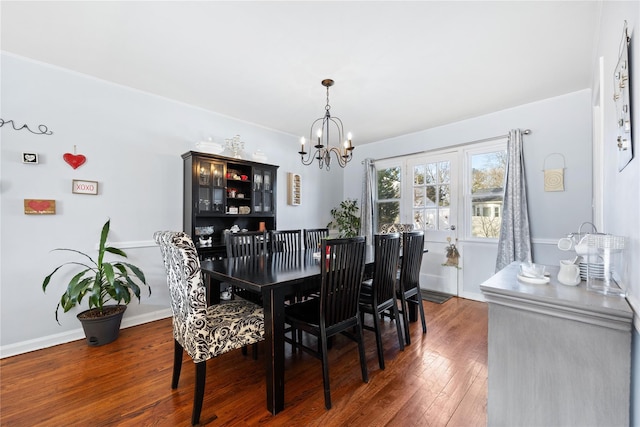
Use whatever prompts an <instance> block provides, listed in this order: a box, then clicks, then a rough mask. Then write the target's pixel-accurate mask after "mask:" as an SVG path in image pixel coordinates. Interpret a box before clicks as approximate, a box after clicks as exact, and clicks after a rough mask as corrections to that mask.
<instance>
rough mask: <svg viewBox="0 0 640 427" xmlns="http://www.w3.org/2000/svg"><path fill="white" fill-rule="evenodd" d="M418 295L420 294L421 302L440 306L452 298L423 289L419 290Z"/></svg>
mask: <svg viewBox="0 0 640 427" xmlns="http://www.w3.org/2000/svg"><path fill="white" fill-rule="evenodd" d="M420 293H421V294H422V299H423V300H427V301H429V302H435V303H437V304H442V303H443V302H446V301H449V299H450V298H451V297H452V296H453V295H449V294H443V293H442V292H434V291H427V290H424V289H421V290H420Z"/></svg>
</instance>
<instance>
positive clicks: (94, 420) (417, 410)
mask: <svg viewBox="0 0 640 427" xmlns="http://www.w3.org/2000/svg"><path fill="white" fill-rule="evenodd" d="M424 306H425V314H426V318H427V326H428V329H429V330H428V333H427V335H423V334H422V331H421V328H420V326H419V324H418V323H412V324H411V340H412V343H411V345H410V346H408V347H406V348H405V351H404V352H401V351H399V348H398V343H397V339H396V336H395V326H394V325H393V324H392V323H391V322H390V321H388V320H387V321H385V323H384V327H383V333H384V337H383V339H384V348H385V361H386V370H384V371H381V370H380V369H379V368H378V361H377V356H376V349H375V337H374V334H373V333H372V332H369V331H365V343H366V348H367V364H368V367H369V383H368V384H365V383H363V382H362V379H361V377H360V368H359V363H358V355H357V354H358V353H357V349H356V347H355V343H353V342H352V341H349V340H348V339H346V338H345V337H339V338H338V339H336V341H335V343H334V346H333V348H332V349H331V351H330V352H329V353H330V365H329V367H330V375H331V395H332V401H333V408H332V409H331V410H329V411H327V410H326V409H325V408H324V398H323V393H322V373H321V368H320V361H318V360H316V359H314V358H313V357H311V356H309V355H307V354H301V353H296V354H293V355H292V354H291V352H290V348H289V346H287V361H286V390H285V409H284V411H283V412H281V413H280V414H278V415H276V416H272V415H271V414H270V413H269V412H268V411H267V409H266V404H265V385H264V364H263V362H264V357H263V356H262V357H260V355H259V359H258V360H253V358H252V357H251V351H249V352H248V354H249V355H248V356H243V355H242V354H241V352H240V350H237V351H233V352H230V353H227V354H225V355H222V356H221V357H218V358H217V359H214V360H211V361H209V362H208V364H207V384H206V391H205V399H204V406H203V410H202V417H201V422H202V424H201V425H210V426H218V425H220V426H222V425H225V426H226V425H229V426H232V425H233V426H236V425H239V426H254V425H268V426H280V425H286V426H323V427H327V426H483V425H486V423H487V421H486V402H487V306H486V304H485V303H481V302H476V301H470V300H465V299H461V298H452V299H450V300H449V301H447V302H445V303H444V304H434V303H430V302H425V303H424ZM367 319H368V322H370V321H371V320H370V317H367ZM309 339H311V338H309ZM172 351H173V336H172V330H171V320H170V319H164V320H160V321H156V322H152V323H147V324H145V325H140V326H136V327H132V328H127V329H123V330H122V331H121V332H120V337H119V338H118V340H117V341H115V342H113V343H111V344H107V345H105V346H101V347H88V346H87V345H86V344H85V342H84V340H82V341H76V342H72V343H67V344H63V345H59V346H56V347H51V348H48V349H43V350H38V351H35V352H31V353H27V354H23V355H18V356H14V357H9V358H5V359H3V360H1V361H0V382H1V394H0V425H2V426H3V427H9V426H54V427H55V426H116V425H117V426H189V425H190V420H191V408H192V402H193V384H194V383H193V382H194V367H193V362H192V361H191V359H190V358H189V357H188V356H186V355H185V357H184V365H183V368H182V376H181V378H180V384H179V386H178V389H177V390H172V389H171V386H170V384H171V369H172V360H173V359H172V358H173V354H172ZM263 351H264V350H263V349H262V348H260V353H262V352H263Z"/></svg>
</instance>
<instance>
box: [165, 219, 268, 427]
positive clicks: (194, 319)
mask: <svg viewBox="0 0 640 427" xmlns="http://www.w3.org/2000/svg"><path fill="white" fill-rule="evenodd" d="M154 238H155V240H156V242H157V243H158V244H159V245H160V250H161V253H162V255H163V261H164V264H165V268H167V282H168V285H169V291H170V295H171V311H172V314H173V316H172V324H173V338H174V352H173V376H172V379H171V388H172V389H176V388H177V387H178V381H179V379H180V371H181V368H182V357H183V353H184V352H185V351H186V352H187V354H188V355H189V357H191V359H192V360H193V362H194V364H195V371H196V373H195V389H194V396H193V410H192V413H191V424H192V425H195V424H198V423H199V422H200V413H201V411H202V401H203V398H204V390H205V380H206V368H207V365H206V361H207V360H209V359H211V358H214V357H216V356H219V355H221V354H223V353H226V352H229V351H231V350H234V349H237V348H241V347H245V346H247V345H249V344H255V343H257V342H259V341H261V340H262V339H263V338H264V313H263V309H262V307H260V306H258V305H256V304H253V303H251V302H249V301H245V300H237V301H229V302H224V303H221V304H215V305H211V306H207V303H206V289H205V285H204V282H203V280H202V274H201V271H200V260H199V258H198V252H197V250H196V248H195V246H194V244H193V242H192V241H191V238H190V237H189V236H188V235H187V234H185V233H182V232H157V233H155V234H154Z"/></svg>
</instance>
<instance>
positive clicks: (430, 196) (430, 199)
mask: <svg viewBox="0 0 640 427" xmlns="http://www.w3.org/2000/svg"><path fill="white" fill-rule="evenodd" d="M437 197H438V196H437V195H436V186H435V185H428V186H427V200H426V204H427V205H426V206H427V207H431V208H432V207H435V206H436V203H437V201H438V200H437Z"/></svg>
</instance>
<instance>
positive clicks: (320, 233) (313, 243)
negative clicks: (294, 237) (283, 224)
mask: <svg viewBox="0 0 640 427" xmlns="http://www.w3.org/2000/svg"><path fill="white" fill-rule="evenodd" d="M327 237H329V229H328V228H307V229H305V230H304V247H305V249H313V250H316V249H318V248H320V243H321V242H322V239H326V238H327Z"/></svg>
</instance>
